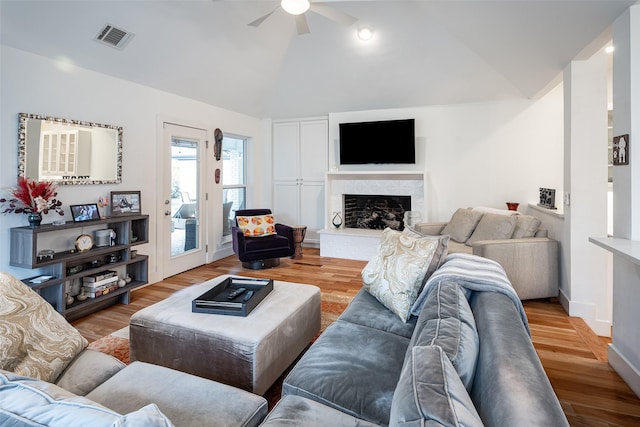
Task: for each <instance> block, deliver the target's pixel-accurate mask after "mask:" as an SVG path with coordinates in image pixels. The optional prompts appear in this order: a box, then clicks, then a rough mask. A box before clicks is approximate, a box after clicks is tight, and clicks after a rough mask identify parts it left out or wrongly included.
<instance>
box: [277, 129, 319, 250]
mask: <svg viewBox="0 0 640 427" xmlns="http://www.w3.org/2000/svg"><path fill="white" fill-rule="evenodd" d="M328 153H329V122H328V120H327V119H309V120H296V121H282V122H274V123H273V186H274V188H273V212H274V214H275V216H276V221H277V222H281V223H283V224H287V225H305V226H307V234H306V237H305V240H304V241H305V242H306V243H312V244H319V242H320V239H319V236H318V230H320V229H322V228H323V226H324V185H325V174H326V172H327V165H328V162H329V160H328V156H329V154H328Z"/></svg>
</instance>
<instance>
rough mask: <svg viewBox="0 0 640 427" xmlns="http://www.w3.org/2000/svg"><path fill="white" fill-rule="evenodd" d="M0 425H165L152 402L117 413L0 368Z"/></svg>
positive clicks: (69, 426) (165, 418)
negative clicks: (122, 413)
mask: <svg viewBox="0 0 640 427" xmlns="http://www.w3.org/2000/svg"><path fill="white" fill-rule="evenodd" d="M0 408H2V410H1V411H0V424H1V425H5V423H8V424H9V425H27V423H28V425H34V426H35V425H42V426H45V425H46V426H49V427H76V426H77V427H81V426H92V427H100V426H105V427H113V426H122V427H136V426H148V427H169V426H173V424H172V423H171V421H169V419H168V418H167V417H166V416H165V415H164V414H163V413H162V412H160V409H158V407H157V406H156V405H155V404H149V405H147V406H145V407H143V408H141V409H139V410H137V411H135V412H131V413H129V414H126V415H120V414H118V413H117V412H114V411H112V410H111V409H108V408H106V407H104V406H102V405H100V404H98V403H96V402H94V401H92V400H89V399H87V398H86V397H81V396H76V395H75V394H73V393H70V392H68V391H66V390H65V389H63V388H60V387H58V386H56V385H55V384H51V383H48V382H44V381H40V380H36V379H33V378H28V377H23V376H19V375H15V374H13V373H11V372H8V371H0Z"/></svg>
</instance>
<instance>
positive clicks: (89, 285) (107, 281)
mask: <svg viewBox="0 0 640 427" xmlns="http://www.w3.org/2000/svg"><path fill="white" fill-rule="evenodd" d="M114 282H115V283H116V284H117V283H118V276H112V277H108V278H106V279H103V280H100V281H98V282H84V281H83V282H82V286H84V287H85V288H94V289H95V288H98V287H100V286H104V285H108V284H110V283H114Z"/></svg>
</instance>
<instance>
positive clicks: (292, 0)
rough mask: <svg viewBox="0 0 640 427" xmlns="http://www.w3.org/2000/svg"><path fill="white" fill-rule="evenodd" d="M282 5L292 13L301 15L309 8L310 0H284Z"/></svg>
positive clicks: (286, 10)
mask: <svg viewBox="0 0 640 427" xmlns="http://www.w3.org/2000/svg"><path fill="white" fill-rule="evenodd" d="M280 6H282V8H283V9H284V10H285V12H287V13H289V14H291V15H301V14H303V13H305V12H306V11H307V10H309V7H310V6H311V4H310V3H309V0H282V1H281V2H280Z"/></svg>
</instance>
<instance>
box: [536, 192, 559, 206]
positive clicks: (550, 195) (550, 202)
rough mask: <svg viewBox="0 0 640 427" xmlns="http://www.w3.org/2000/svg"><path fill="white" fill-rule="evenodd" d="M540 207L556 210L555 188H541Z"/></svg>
mask: <svg viewBox="0 0 640 427" xmlns="http://www.w3.org/2000/svg"><path fill="white" fill-rule="evenodd" d="M538 206H542V207H543V208H547V209H556V190H555V189H554V188H542V187H540V203H538Z"/></svg>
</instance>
